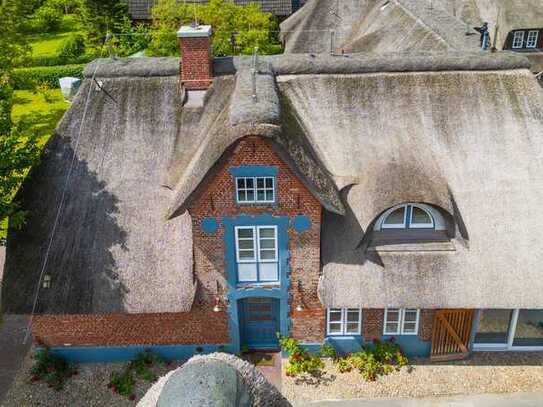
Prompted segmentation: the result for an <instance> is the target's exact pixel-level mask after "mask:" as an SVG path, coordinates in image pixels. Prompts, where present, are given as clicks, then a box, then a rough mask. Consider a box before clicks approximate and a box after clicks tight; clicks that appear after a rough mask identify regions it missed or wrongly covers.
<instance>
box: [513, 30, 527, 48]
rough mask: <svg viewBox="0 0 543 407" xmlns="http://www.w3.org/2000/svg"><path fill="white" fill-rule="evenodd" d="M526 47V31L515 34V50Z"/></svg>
mask: <svg viewBox="0 0 543 407" xmlns="http://www.w3.org/2000/svg"><path fill="white" fill-rule="evenodd" d="M523 47H524V31H515V32H514V34H513V48H523Z"/></svg>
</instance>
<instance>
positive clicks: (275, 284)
mask: <svg viewBox="0 0 543 407" xmlns="http://www.w3.org/2000/svg"><path fill="white" fill-rule="evenodd" d="M278 287H281V283H280V282H279V281H277V282H273V281H270V282H265V283H238V284H237V285H236V288H242V289H247V288H278Z"/></svg>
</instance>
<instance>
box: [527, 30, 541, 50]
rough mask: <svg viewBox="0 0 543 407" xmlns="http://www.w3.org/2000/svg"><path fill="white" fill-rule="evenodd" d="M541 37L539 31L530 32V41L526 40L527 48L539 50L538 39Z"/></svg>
mask: <svg viewBox="0 0 543 407" xmlns="http://www.w3.org/2000/svg"><path fill="white" fill-rule="evenodd" d="M538 37H539V31H537V30H533V31H528V39H527V40H526V48H537V39H538Z"/></svg>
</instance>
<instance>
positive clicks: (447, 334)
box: [430, 309, 474, 360]
mask: <svg viewBox="0 0 543 407" xmlns="http://www.w3.org/2000/svg"><path fill="white" fill-rule="evenodd" d="M473 315H474V311H473V310H471V309H443V310H438V311H436V313H435V317H434V327H433V330H432V351H431V354H430V359H432V360H456V359H464V358H465V357H467V356H468V355H469V349H468V347H469V339H470V335H471V327H472V323H473Z"/></svg>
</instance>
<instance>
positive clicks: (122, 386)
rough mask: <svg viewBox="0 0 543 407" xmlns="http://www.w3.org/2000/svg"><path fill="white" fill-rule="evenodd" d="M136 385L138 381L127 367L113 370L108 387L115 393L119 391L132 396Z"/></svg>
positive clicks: (123, 394)
mask: <svg viewBox="0 0 543 407" xmlns="http://www.w3.org/2000/svg"><path fill="white" fill-rule="evenodd" d="M135 385H136V381H135V380H134V375H133V373H132V371H131V370H130V369H125V370H123V371H122V372H111V378H110V381H109V385H108V387H110V388H111V389H112V390H113V391H114V392H115V393H119V394H120V395H121V396H126V397H132V396H134V387H135Z"/></svg>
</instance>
